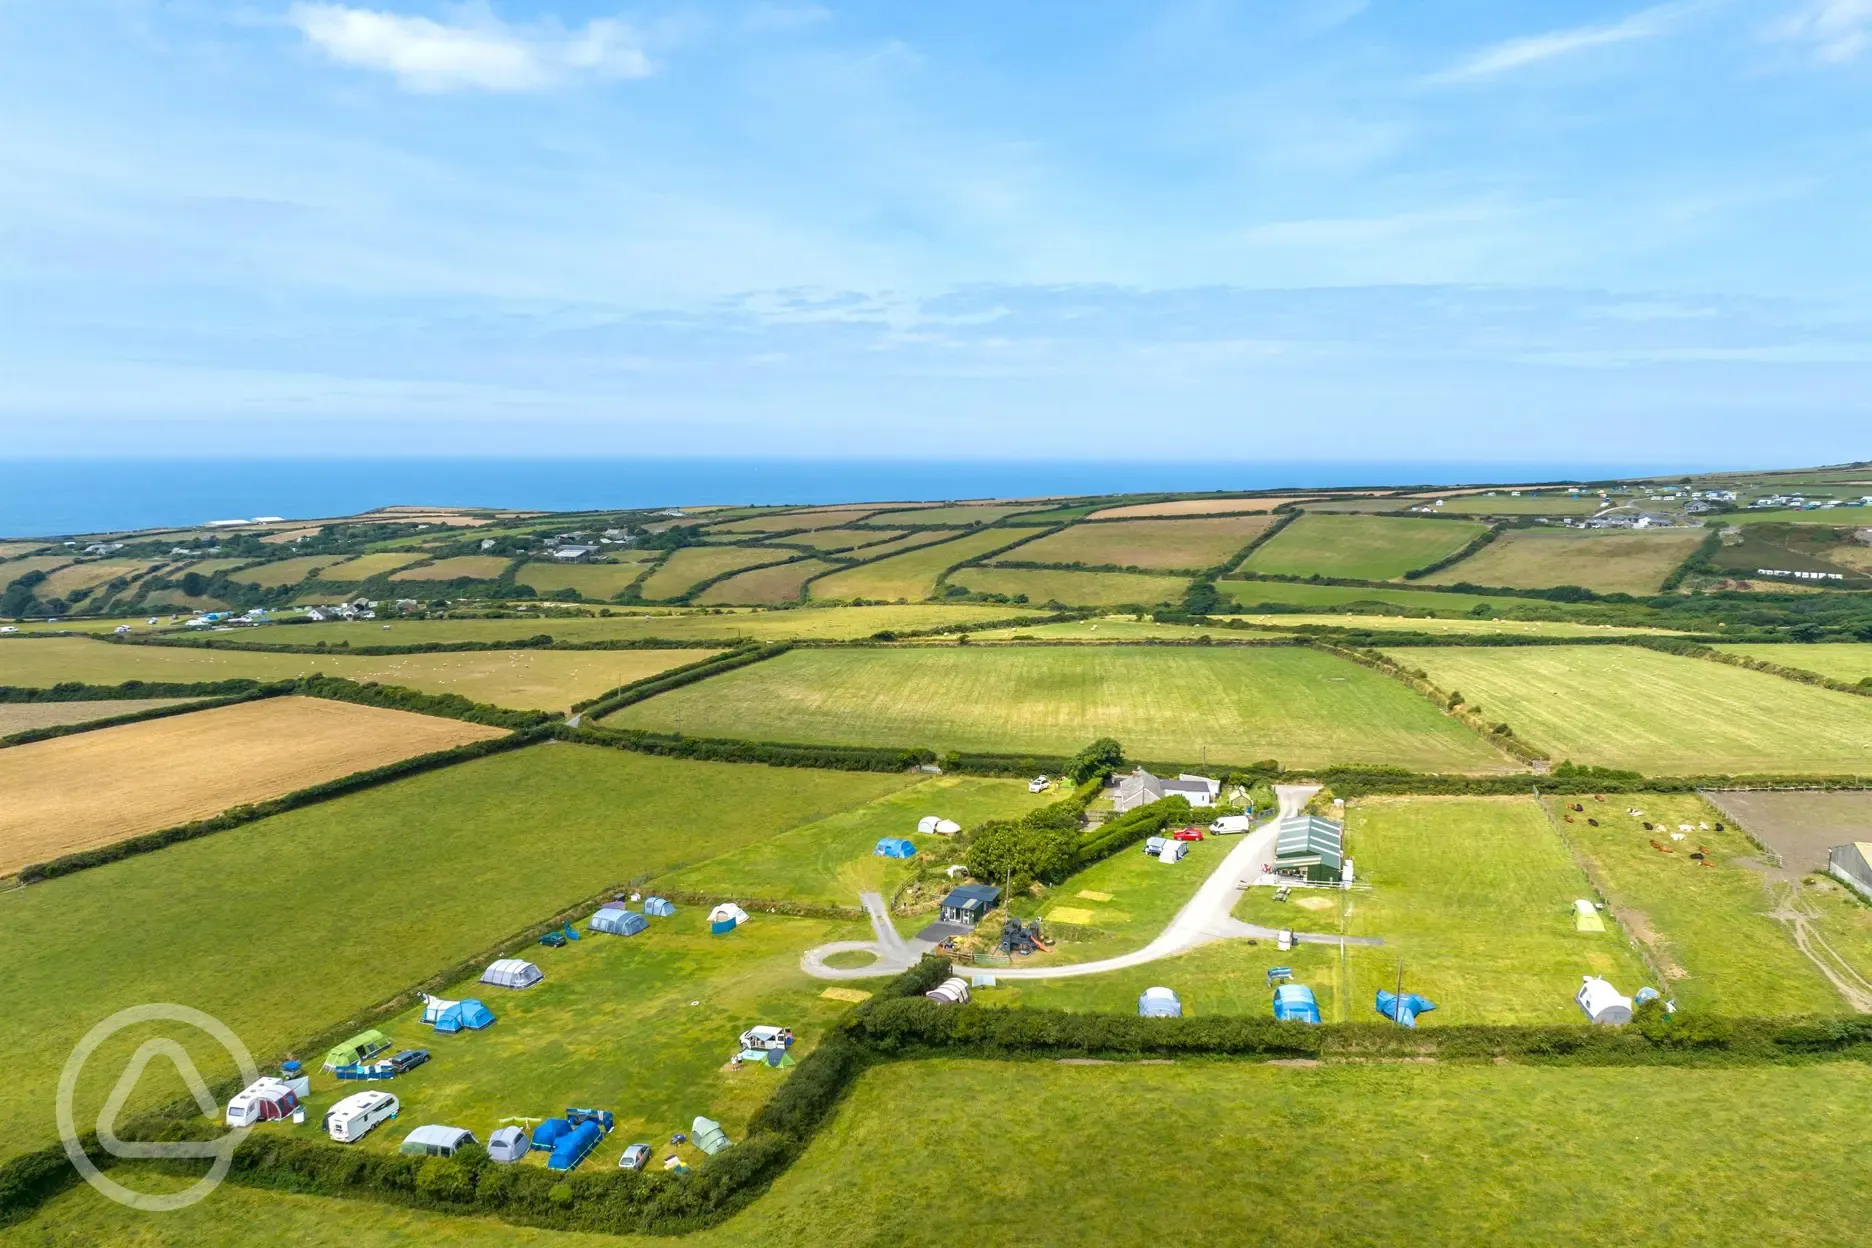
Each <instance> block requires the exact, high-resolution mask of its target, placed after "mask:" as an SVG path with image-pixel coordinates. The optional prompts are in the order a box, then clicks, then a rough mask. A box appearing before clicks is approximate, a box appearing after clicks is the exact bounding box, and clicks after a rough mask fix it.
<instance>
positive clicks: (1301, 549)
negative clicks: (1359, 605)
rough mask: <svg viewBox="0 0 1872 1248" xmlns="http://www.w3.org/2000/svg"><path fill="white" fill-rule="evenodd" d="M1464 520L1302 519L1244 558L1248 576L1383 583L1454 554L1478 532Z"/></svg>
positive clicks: (1322, 517) (1481, 528)
mask: <svg viewBox="0 0 1872 1248" xmlns="http://www.w3.org/2000/svg"><path fill="white" fill-rule="evenodd" d="M1483 529H1484V526H1482V525H1480V524H1474V523H1471V522H1469V521H1466V520H1411V519H1406V518H1401V517H1396V516H1356V515H1355V516H1331V515H1306V516H1301V517H1300V518H1299V519H1298V520H1296V521H1294V522H1293V523H1292V524H1290V525H1288V526H1287V527H1286V528H1284V529H1282V530H1281V531H1280V532H1279V533H1276V534H1275V535H1274V536H1273V537H1271V538H1269V539H1268V541H1267V543H1266V544H1265V545H1263V546H1262V547H1260V549H1258V550H1256V551H1255V552H1254V554H1252V555H1250V556H1248V561H1247V563H1246V564H1245V565H1244V566H1245V567H1247V568H1248V569H1249V570H1250V571H1253V572H1263V573H1269V574H1274V575H1281V576H1311V575H1313V574H1314V573H1318V574H1320V575H1321V576H1343V577H1352V578H1356V579H1359V580H1366V581H1384V580H1389V579H1391V578H1392V577H1394V576H1402V575H1404V573H1406V572H1408V571H1410V570H1411V569H1412V568H1421V567H1423V566H1425V565H1426V564H1431V563H1435V562H1436V561H1437V560H1438V559H1441V558H1443V557H1445V556H1446V555H1452V554H1455V553H1456V552H1457V551H1459V550H1461V549H1462V548H1463V547H1464V546H1465V545H1467V544H1468V543H1469V542H1470V541H1472V540H1473V539H1474V538H1476V537H1477V536H1478V535H1479V534H1481V533H1482V532H1483Z"/></svg>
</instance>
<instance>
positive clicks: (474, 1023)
mask: <svg viewBox="0 0 1872 1248" xmlns="http://www.w3.org/2000/svg"><path fill="white" fill-rule="evenodd" d="M493 1025H494V1013H493V1011H491V1010H489V1009H488V1008H487V1006H485V1005H483V1004H481V1003H480V1002H479V1001H477V1000H475V999H474V998H473V997H469V998H468V999H467V1000H466V1001H457V1002H456V1003H455V1004H453V1005H451V1006H449V1007H448V1008H447V1009H445V1010H443V1011H442V1012H441V1013H440V1014H438V1015H436V1020H435V1029H436V1032H437V1034H439V1035H444V1036H452V1035H454V1034H455V1033H456V1032H458V1031H480V1030H482V1029H483V1028H487V1027H492V1026H493Z"/></svg>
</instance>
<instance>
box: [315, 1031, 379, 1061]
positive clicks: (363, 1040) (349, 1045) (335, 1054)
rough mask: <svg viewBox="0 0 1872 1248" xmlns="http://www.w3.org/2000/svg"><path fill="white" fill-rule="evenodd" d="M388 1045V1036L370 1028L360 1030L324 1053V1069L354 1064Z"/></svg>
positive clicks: (376, 1053)
mask: <svg viewBox="0 0 1872 1248" xmlns="http://www.w3.org/2000/svg"><path fill="white" fill-rule="evenodd" d="M389 1047H390V1037H389V1036H386V1035H384V1034H383V1032H381V1031H378V1030H376V1029H375V1028H372V1029H371V1030H369V1031H360V1032H358V1034H357V1035H355V1036H352V1037H351V1038H350V1039H349V1040H347V1041H345V1042H344V1043H343V1044H341V1045H339V1046H338V1047H337V1048H335V1049H333V1050H332V1051H331V1052H329V1053H327V1054H326V1055H325V1069H326V1070H336V1069H338V1068H339V1067H340V1066H355V1065H356V1064H357V1063H359V1062H363V1061H368V1060H369V1059H371V1058H373V1057H375V1056H377V1055H378V1054H379V1053H381V1052H383V1051H384V1050H385V1049H387V1048H389Z"/></svg>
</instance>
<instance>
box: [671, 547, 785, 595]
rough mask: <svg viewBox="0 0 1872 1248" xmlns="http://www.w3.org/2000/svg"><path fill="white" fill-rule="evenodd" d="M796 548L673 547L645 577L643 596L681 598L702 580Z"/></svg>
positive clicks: (773, 559) (779, 557)
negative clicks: (675, 548) (668, 554)
mask: <svg viewBox="0 0 1872 1248" xmlns="http://www.w3.org/2000/svg"><path fill="white" fill-rule="evenodd" d="M792 554H793V552H792V551H787V550H774V549H771V548H766V547H759V546H685V547H683V548H682V549H681V550H677V551H672V552H671V553H670V557H669V558H668V559H665V560H664V561H663V563H662V565H661V566H660V567H658V568H657V570H656V571H654V572H652V573H651V574H650V575H649V576H647V577H645V578H644V582H643V585H642V587H641V589H642V593H643V596H644V597H645V598H647V599H650V600H651V601H656V600H658V599H665V598H680V597H682V596H683V595H684V594H686V593H688V592H689V590H690V589H691V588H692V587H693V586H695V585H696V584H697V583H699V582H701V581H706V580H708V579H710V578H711V577H717V576H721V575H723V574H724V573H728V572H734V571H736V570H738V569H740V568H745V567H748V566H749V565H751V564H756V563H777V562H779V561H780V560H782V559H787V558H791V557H792Z"/></svg>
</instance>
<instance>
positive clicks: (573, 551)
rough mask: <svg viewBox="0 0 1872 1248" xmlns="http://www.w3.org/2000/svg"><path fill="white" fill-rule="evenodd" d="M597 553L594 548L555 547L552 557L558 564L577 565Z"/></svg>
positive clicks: (596, 549)
mask: <svg viewBox="0 0 1872 1248" xmlns="http://www.w3.org/2000/svg"><path fill="white" fill-rule="evenodd" d="M597 553H598V548H597V547H596V546H556V547H554V548H553V552H552V557H553V558H554V559H557V560H558V561H559V562H560V563H577V562H578V561H579V560H581V559H588V558H590V557H591V556H593V555H595V554H597Z"/></svg>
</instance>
